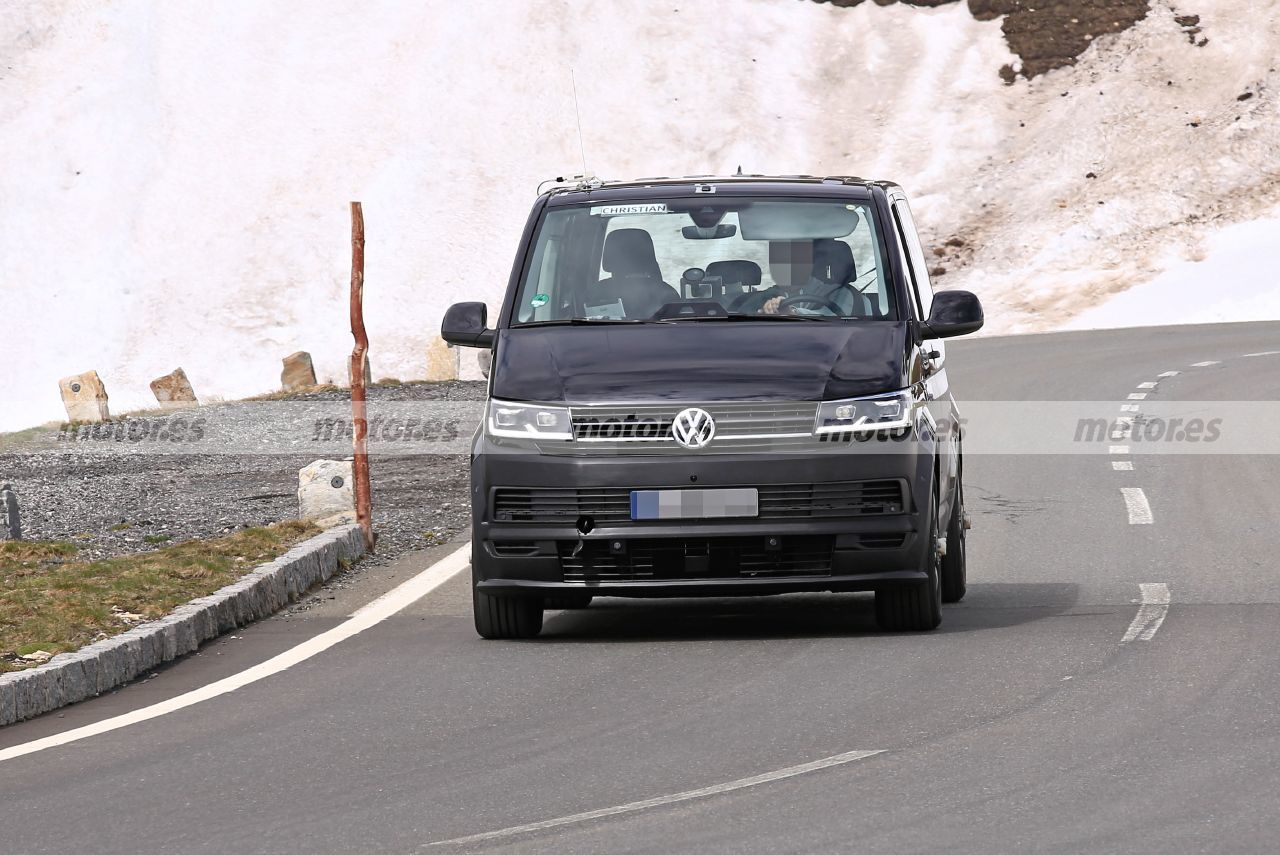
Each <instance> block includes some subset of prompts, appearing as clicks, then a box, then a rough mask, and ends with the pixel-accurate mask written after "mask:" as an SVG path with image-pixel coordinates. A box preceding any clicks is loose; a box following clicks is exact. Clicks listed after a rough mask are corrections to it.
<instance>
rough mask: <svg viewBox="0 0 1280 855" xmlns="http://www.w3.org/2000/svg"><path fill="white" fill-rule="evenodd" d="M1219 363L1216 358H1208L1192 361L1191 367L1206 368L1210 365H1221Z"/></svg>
mask: <svg viewBox="0 0 1280 855" xmlns="http://www.w3.org/2000/svg"><path fill="white" fill-rule="evenodd" d="M1221 364H1222V363H1220V362H1219V361H1218V360H1216V359H1210V360H1208V361H1207V362H1193V363H1191V367H1192V368H1208V367H1209V366H1210V365H1221Z"/></svg>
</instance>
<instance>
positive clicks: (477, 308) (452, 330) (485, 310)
mask: <svg viewBox="0 0 1280 855" xmlns="http://www.w3.org/2000/svg"><path fill="white" fill-rule="evenodd" d="M488 322H489V307H488V306H486V305H485V304H484V303H454V304H453V305H452V306H450V307H449V311H447V312H445V313H444V320H443V321H442V322H441V323H440V337H441V338H443V339H444V340H445V341H447V342H449V344H456V345H460V346H461V347H493V337H494V331H493V330H491V329H489V327H488Z"/></svg>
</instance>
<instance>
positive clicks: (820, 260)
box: [813, 238, 858, 285]
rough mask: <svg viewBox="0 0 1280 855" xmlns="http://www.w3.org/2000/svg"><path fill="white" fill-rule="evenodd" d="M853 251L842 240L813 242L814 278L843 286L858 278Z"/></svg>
mask: <svg viewBox="0 0 1280 855" xmlns="http://www.w3.org/2000/svg"><path fill="white" fill-rule="evenodd" d="M857 275H858V274H857V270H856V269H854V266H853V249H852V248H851V247H850V246H849V244H847V243H845V242H844V241H842V240H835V239H833V238H819V239H817V240H815V241H814V242H813V278H814V279H817V280H819V281H821V282H827V283H829V284H833V285H834V284H840V285H843V284H845V283H846V282H852V281H853V280H854V279H856V278H857Z"/></svg>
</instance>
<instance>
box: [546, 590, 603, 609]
mask: <svg viewBox="0 0 1280 855" xmlns="http://www.w3.org/2000/svg"><path fill="white" fill-rule="evenodd" d="M592 599H593V597H592V595H591V594H560V595H558V596H555V597H547V598H546V599H544V600H543V601H542V607H543V608H544V609H556V610H564V611H572V610H574V609H585V608H586V607H587V606H589V605H591V600H592Z"/></svg>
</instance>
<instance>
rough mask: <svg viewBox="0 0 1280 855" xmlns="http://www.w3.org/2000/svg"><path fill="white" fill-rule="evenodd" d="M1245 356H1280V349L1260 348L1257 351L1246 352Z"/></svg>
mask: <svg viewBox="0 0 1280 855" xmlns="http://www.w3.org/2000/svg"><path fill="white" fill-rule="evenodd" d="M1245 356H1280V350H1260V351H1258V352H1257V353H1246V354H1245Z"/></svg>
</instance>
